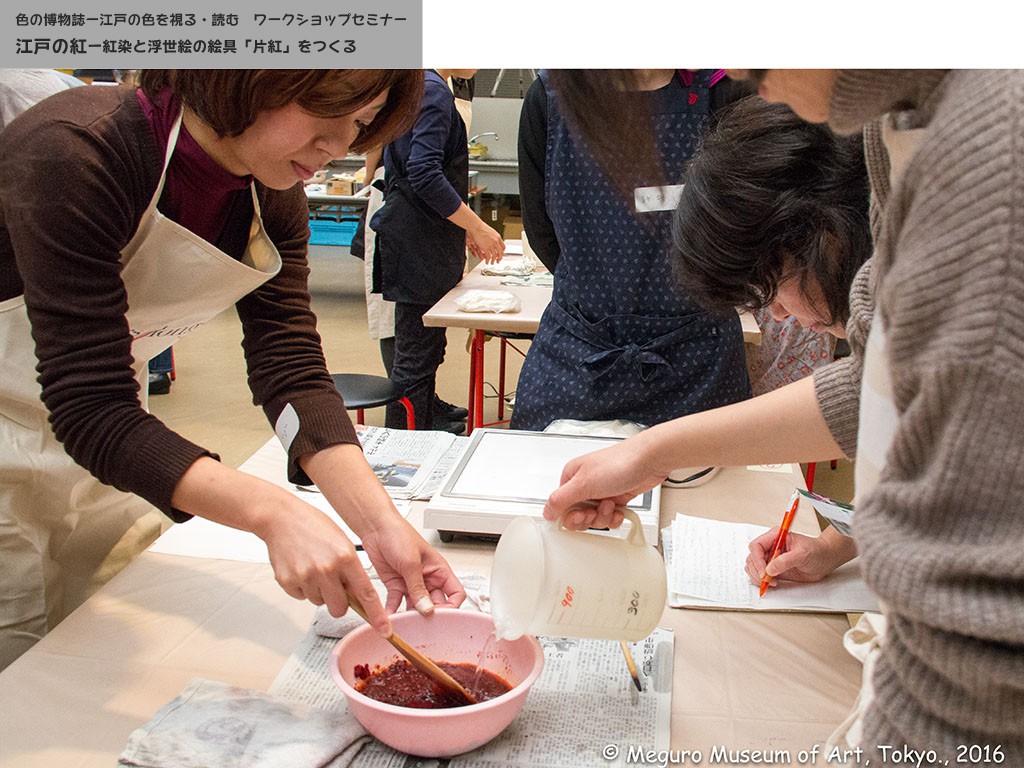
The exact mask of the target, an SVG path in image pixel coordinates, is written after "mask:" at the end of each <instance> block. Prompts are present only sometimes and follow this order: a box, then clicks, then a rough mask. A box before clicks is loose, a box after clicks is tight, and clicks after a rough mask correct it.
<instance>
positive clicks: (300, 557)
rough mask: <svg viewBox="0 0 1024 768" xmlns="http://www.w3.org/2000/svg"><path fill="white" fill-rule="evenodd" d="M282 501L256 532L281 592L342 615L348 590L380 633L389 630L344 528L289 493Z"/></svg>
mask: <svg viewBox="0 0 1024 768" xmlns="http://www.w3.org/2000/svg"><path fill="white" fill-rule="evenodd" d="M278 502H279V504H280V506H279V508H278V510H277V511H276V513H275V514H272V515H268V516H267V517H266V518H265V519H266V524H265V525H263V526H261V528H260V529H259V530H257V531H256V534H257V535H258V536H259V537H260V538H262V539H263V541H264V542H266V545H267V550H268V552H269V553H270V564H271V566H272V567H273V569H274V577H275V579H277V583H278V584H280V585H281V588H282V589H283V590H284V591H285V592H286V593H288V594H289V595H291V596H292V597H294V598H297V599H299V600H309V602H311V603H313V604H314V605H325V606H327V610H328V611H329V612H330V613H331V615H332V616H341V615H343V614H344V613H345V611H346V610H347V609H348V598H347V597H346V596H345V591H346V590H347V591H349V592H351V593H352V594H353V595H355V596H356V598H358V599H359V601H360V602H361V603H362V604H363V607H364V608H365V609H366V613H367V615H368V618H369V620H370V623H371V624H373V625H374V627H375V628H377V630H378V631H380V632H381V633H382V634H384V633H386V632H388V631H390V630H389V627H390V622H389V620H388V618H387V613H386V611H385V610H384V606H383V605H382V604H381V601H380V597H379V595H378V594H377V591H376V589H374V587H373V584H372V583H371V582H370V577H369V575H368V574H367V572H366V569H365V567H364V566H363V564H362V563H361V562H360V560H359V555H358V553H357V552H356V548H355V545H353V543H352V542H351V541H350V540H349V539H348V537H347V536H346V535H345V534H344V533H343V532H342V530H341V528H339V527H338V526H337V525H336V524H335V523H334V521H333V520H331V519H330V518H329V517H327V515H325V514H323V513H322V512H321V511H320V510H318V509H316V508H315V507H313V506H311V505H309V504H306V503H305V502H304V501H302V500H301V499H298V498H296V497H294V496H292V495H291V494H289V493H287V492H285V494H284V495H283V496H282V497H280V498H279V500H278Z"/></svg>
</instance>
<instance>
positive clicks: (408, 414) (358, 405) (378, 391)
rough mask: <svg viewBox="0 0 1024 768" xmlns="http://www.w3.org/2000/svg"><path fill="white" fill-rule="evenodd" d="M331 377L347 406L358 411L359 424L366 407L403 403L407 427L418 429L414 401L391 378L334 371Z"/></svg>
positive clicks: (357, 421)
mask: <svg viewBox="0 0 1024 768" xmlns="http://www.w3.org/2000/svg"><path fill="white" fill-rule="evenodd" d="M331 379H333V380H334V386H335V387H337V389H338V391H339V392H340V393H341V396H342V397H343V398H344V399H345V407H346V408H347V409H348V410H350V411H355V412H356V423H357V424H362V423H363V410H364V409H366V408H379V407H380V406H382V405H387V404H388V403H401V404H402V406H403V407H404V408H405V424H406V427H407V428H408V429H416V412H415V411H414V410H413V407H412V403H410V402H409V398H407V397H406V396H405V392H403V391H402V390H401V389H400V388H399V387H398V386H397V385H396V384H395V383H394V382H392V381H391V379H389V378H387V377H385V376H372V375H370V374H365V373H333V374H331Z"/></svg>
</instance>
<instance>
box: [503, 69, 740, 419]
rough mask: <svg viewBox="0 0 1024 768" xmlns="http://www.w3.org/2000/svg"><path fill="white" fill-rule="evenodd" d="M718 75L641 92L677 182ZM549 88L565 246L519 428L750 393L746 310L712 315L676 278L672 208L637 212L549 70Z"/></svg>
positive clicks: (519, 404)
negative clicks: (578, 134)
mask: <svg viewBox="0 0 1024 768" xmlns="http://www.w3.org/2000/svg"><path fill="white" fill-rule="evenodd" d="M712 74H713V71H712V70H701V71H700V72H698V73H697V74H696V76H695V77H694V79H693V81H692V83H691V84H690V85H689V86H685V85H683V83H682V82H681V80H680V79H679V78H676V79H674V81H673V83H671V84H670V85H669V86H667V87H666V88H662V89H659V90H657V91H650V92H646V93H644V94H637V97H638V98H647V99H649V100H650V103H651V105H652V107H653V109H652V112H653V113H654V127H655V132H656V144H657V147H658V149H659V150H660V152H661V153H662V164H663V166H664V169H665V170H664V173H665V174H666V177H667V179H668V182H669V183H670V184H672V183H678V182H679V180H680V179H681V178H682V176H683V171H684V168H685V164H686V162H687V160H688V159H689V158H690V157H691V156H692V154H693V152H694V151H695V149H696V147H697V142H698V140H699V137H700V134H701V129H702V127H703V125H704V123H705V121H706V120H707V117H708V108H709V104H710V86H709V83H710V80H711V75H712ZM541 77H545V74H544V73H541ZM545 86H548V141H547V154H546V160H545V174H544V177H545V178H544V184H545V195H546V203H547V213H548V216H549V217H550V219H551V221H552V223H553V224H554V227H555V233H556V235H557V237H558V243H559V246H560V248H561V254H560V256H559V258H558V264H557V267H556V268H555V283H554V291H553V296H552V301H551V303H550V304H549V305H548V307H547V309H546V310H545V312H544V315H543V317H542V318H541V322H540V327H539V328H538V330H537V334H536V336H535V338H534V341H533V344H532V345H531V347H530V351H529V354H528V355H527V357H526V361H525V362H524V364H523V368H522V371H521V373H520V375H519V383H518V389H517V391H516V403H515V410H514V411H513V415H512V427H514V428H516V429H533V430H541V429H544V427H546V426H547V425H548V424H550V423H551V422H552V421H554V420H555V419H580V420H588V421H589V420H606V419H626V420H629V421H633V422H637V423H639V424H644V425H647V426H651V425H653V424H658V423H660V422H663V421H668V420H669V419H673V418H676V417H678V416H682V415H685V414H688V413H694V412H696V411H702V410H706V409H708V408H714V407H718V406H721V405H727V404H729V403H733V402H736V401H738V400H742V399H745V398H748V397H750V384H749V381H748V378H747V369H746V358H745V352H744V347H743V332H742V329H741V327H740V321H739V318H738V316H735V315H731V316H727V317H723V316H721V315H710V314H708V313H706V312H704V311H703V310H702V309H701V308H700V307H699V306H698V305H697V304H696V302H694V301H693V300H692V299H690V298H689V297H688V296H687V295H685V294H684V293H683V292H682V291H681V289H680V288H679V286H678V283H677V281H676V280H675V278H674V277H673V275H672V271H671V267H670V265H669V258H668V254H669V252H670V249H671V242H672V240H671V224H672V215H673V212H672V211H655V212H647V213H639V214H638V213H637V212H636V211H635V206H634V201H633V200H625V199H624V198H623V197H622V195H621V194H620V193H618V192H617V191H616V190H615V188H614V187H613V186H612V184H611V183H610V182H609V181H608V179H607V178H606V177H605V175H604V174H603V173H602V172H601V171H600V170H599V168H598V167H597V164H596V162H595V161H594V160H593V158H592V156H591V155H590V153H589V152H588V151H587V150H586V148H585V147H583V146H581V145H580V144H578V143H574V142H573V139H572V137H571V136H570V134H569V131H568V129H567V128H566V126H565V124H564V121H563V120H562V118H561V115H560V114H559V110H558V104H557V98H556V96H555V94H554V93H553V92H552V89H551V88H550V86H549V85H548V82H547V80H546V78H545ZM656 183H657V182H656V181H654V180H652V181H651V185H652V186H653V185H655V184H656Z"/></svg>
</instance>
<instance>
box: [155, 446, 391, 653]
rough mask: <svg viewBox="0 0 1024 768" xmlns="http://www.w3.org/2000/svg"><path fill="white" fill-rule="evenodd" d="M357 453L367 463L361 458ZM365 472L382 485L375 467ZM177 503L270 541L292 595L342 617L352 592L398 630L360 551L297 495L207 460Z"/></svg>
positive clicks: (183, 483) (380, 621) (373, 618)
mask: <svg viewBox="0 0 1024 768" xmlns="http://www.w3.org/2000/svg"><path fill="white" fill-rule="evenodd" d="M355 450H356V451H358V457H359V459H360V460H361V461H362V462H363V465H366V461H365V459H363V458H362V452H361V451H359V449H358V447H357V448H356V449H355ZM366 471H367V472H369V474H370V477H373V479H374V481H376V477H375V476H374V475H373V473H372V472H370V470H369V467H368V466H367V467H366ZM379 486H380V483H379V482H377V487H379ZM171 503H172V505H173V506H174V508H175V509H180V510H182V511H184V512H189V513H191V514H194V515H199V516H200V517H205V518H206V519H207V520H212V521H214V522H217V523H220V524H222V525H227V526H230V527H232V528H237V529H239V530H243V531H250V532H252V533H254V534H256V535H257V536H259V537H260V538H261V539H263V541H264V542H265V543H266V545H267V550H268V552H269V553H270V564H271V565H272V566H273V568H274V577H275V578H276V579H277V583H278V584H280V585H281V588H282V589H284V591H285V592H287V593H288V594H289V595H291V596H292V597H295V598H298V599H300V600H309V601H310V602H311V603H314V604H315V605H326V606H327V609H328V610H329V611H330V612H331V614H332V615H334V616H341V615H342V614H343V613H345V611H346V609H347V608H348V598H347V597H346V596H345V591H346V590H348V591H349V592H351V593H352V594H353V595H355V596H356V598H358V599H359V600H360V602H362V604H363V607H364V608H365V609H366V613H367V616H368V618H369V620H370V623H371V624H373V626H374V628H375V629H377V631H378V632H380V633H381V634H382V635H384V636H386V635H387V634H388V633H389V632H390V631H391V630H390V628H391V622H390V620H389V619H388V615H387V612H386V611H385V610H384V606H383V605H382V604H381V601H380V597H379V596H378V594H377V591H376V590H375V589H374V587H373V584H372V583H371V582H370V577H369V575H368V574H367V573H366V570H365V568H364V567H363V564H362V563H361V562H360V560H359V556H358V554H357V553H356V548H355V545H353V544H352V542H351V541H349V539H348V537H347V536H345V534H344V533H343V532H342V530H341V528H339V527H338V526H337V525H336V524H335V522H334V521H333V520H331V519H330V518H329V517H328V516H327V515H325V514H324V513H323V512H321V511H320V510H318V509H317V508H316V507H313V506H311V505H309V504H307V503H306V502H304V501H302V499H300V498H298V497H297V496H295V495H294V494H292V493H289V492H288V491H286V490H285V489H283V488H280V487H278V486H276V485H274V484H272V483H269V482H267V481H266V480H262V479H260V478H257V477H253V476H252V475H249V474H246V473H244V472H239V471H238V470H234V469H230V468H229V467H225V466H224V465H223V464H221V463H220V462H219V461H216V460H214V459H212V458H209V457H205V456H204V457H202V458H200V459H197V460H196V461H195V463H193V464H192V466H191V467H189V469H188V470H187V471H186V472H185V474H184V475H183V476H182V477H181V479H180V480H179V481H178V485H177V486H176V487H175V490H174V494H173V495H172V497H171ZM185 525H187V523H185Z"/></svg>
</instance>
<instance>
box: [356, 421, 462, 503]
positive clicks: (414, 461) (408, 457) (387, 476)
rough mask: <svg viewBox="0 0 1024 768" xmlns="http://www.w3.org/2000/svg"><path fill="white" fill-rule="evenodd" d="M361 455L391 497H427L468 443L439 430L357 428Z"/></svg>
mask: <svg viewBox="0 0 1024 768" xmlns="http://www.w3.org/2000/svg"><path fill="white" fill-rule="evenodd" d="M357 434H358V435H359V442H360V443H361V444H362V446H363V454H364V455H365V456H366V460H367V461H368V462H369V463H370V466H371V467H373V471H374V473H375V474H376V475H377V477H379V478H380V481H381V482H382V483H383V484H384V488H385V489H386V490H387V492H388V494H389V495H390V496H391V497H392V498H395V499H429V498H430V497H431V496H433V495H434V494H435V493H436V492H437V491H438V490H440V488H441V484H442V483H443V482H444V479H445V477H446V476H447V475H448V471H449V470H450V469H451V468H452V467H453V466H454V465H455V464H456V463H457V462H458V460H459V457H460V456H462V452H463V451H464V450H465V448H466V446H467V445H468V444H469V438H468V437H456V436H455V435H453V434H451V433H450V432H442V431H440V430H407V429H388V428H386V427H366V426H359V427H357Z"/></svg>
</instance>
